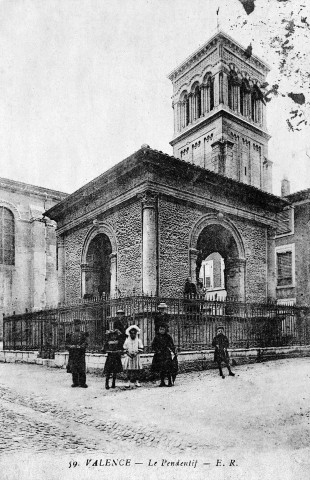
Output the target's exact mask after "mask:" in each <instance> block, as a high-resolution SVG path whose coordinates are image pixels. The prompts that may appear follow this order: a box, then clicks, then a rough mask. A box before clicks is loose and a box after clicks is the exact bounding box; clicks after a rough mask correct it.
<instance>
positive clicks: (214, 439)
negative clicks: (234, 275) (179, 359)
mask: <svg viewBox="0 0 310 480" xmlns="http://www.w3.org/2000/svg"><path fill="white" fill-rule="evenodd" d="M235 371H236V376H235V377H233V378H232V377H226V378H225V379H224V380H222V379H221V378H220V377H219V376H218V375H217V372H216V371H204V372H195V373H191V374H186V375H180V376H179V377H177V381H176V386H175V387H173V388H158V387H157V383H149V384H144V385H142V387H141V388H133V389H130V390H126V389H125V387H124V383H123V382H120V381H119V382H118V386H117V388H116V389H115V390H112V389H110V390H108V391H107V390H105V388H104V380H103V379H102V378H100V377H96V376H94V375H88V378H87V383H88V384H89V388H88V389H79V388H76V389H73V388H71V387H70V385H71V376H70V375H68V374H67V373H66V372H65V371H64V370H57V369H47V368H44V367H40V366H38V365H26V364H0V398H1V406H0V415H1V417H2V419H1V425H2V429H3V431H4V432H5V434H4V435H2V436H1V440H0V452H2V454H1V457H0V467H1V472H6V473H5V474H7V475H14V474H13V473H12V466H15V470H16V467H17V466H21V463H20V459H21V458H23V463H22V467H23V468H22V470H21V471H19V473H18V474H19V476H16V477H14V476H7V477H5V476H0V478H1V479H2V478H8V479H9V480H13V479H14V480H15V478H30V479H31V480H32V478H40V475H41V478H44V479H47V480H49V479H54V478H55V479H56V478H57V479H58V478H59V479H60V478H61V479H66V478H102V475H103V471H104V472H106V471H107V468H110V470H108V472H109V476H110V478H135V477H136V476H139V475H140V478H152V476H153V475H154V478H169V479H170V478H178V479H179V478H183V477H184V478H201V479H206V478H212V479H213V478H236V479H237V478H238V479H240V478H247V479H250V478H253V479H254V478H255V479H256V478H262V479H266V478H270V479H275V478H276V479H277V478H281V480H282V479H286V478H287V479H294V478H298V476H296V475H297V473H298V475H299V474H303V475H304V478H310V448H309V438H310V435H309V434H310V413H309V412H310V406H309V405H310V403H309V399H310V359H308V358H301V359H287V360H279V361H274V362H268V363H262V364H255V365H244V366H240V367H236V369H235ZM98 455H99V457H98ZM120 455H121V457H122V458H124V457H129V458H131V461H132V462H133V463H134V464H133V465H131V467H128V469H127V470H124V469H125V467H114V470H113V469H112V467H107V466H105V467H103V466H101V467H100V466H97V465H96V464H94V466H93V467H92V468H90V466H89V465H87V466H86V462H87V459H89V458H93V459H95V458H101V459H106V458H107V456H109V458H113V459H116V458H120ZM17 459H18V460H17ZM56 459H57V462H56ZM178 459H179V461H185V462H187V463H188V464H189V465H185V466H170V465H166V464H164V465H162V466H161V465H159V464H160V463H161V462H163V461H164V460H166V461H167V462H169V461H172V460H173V461H177V460H178ZM74 460H76V461H77V462H78V463H79V465H78V466H76V467H71V469H70V468H69V462H70V461H74ZM150 461H151V463H152V462H155V461H157V462H159V464H158V465H155V466H153V467H151V466H150V465H148V462H150ZM191 461H192V464H190V462H191ZM195 461H196V463H197V464H196V466H195V467H194V462H195ZM232 461H234V462H233V463H232V465H231V466H230V467H229V464H230V463H231V462H232ZM16 462H17V463H16ZM55 462H56V464H55ZM93 463H94V462H93ZM140 463H141V464H142V465H139V464H140ZM204 463H205V464H210V465H204ZM216 464H218V466H216ZM223 464H224V465H225V466H222V465H223ZM51 465H52V466H53V468H50V467H49V468H47V467H48V466H51ZM34 467H35V468H34ZM44 468H47V470H46V471H45V473H44ZM25 469H26V470H25ZM27 469H28V470H27ZM42 469H43V470H42ZM102 469H103V471H102ZM15 470H14V471H15ZM73 470H74V472H73ZM16 471H17V472H18V468H17V470H16ZM26 472H27V474H28V473H30V476H29V475H28V476H25V477H24V476H23V475H24V474H25V473H26ZM72 472H73V473H72ZM167 472H168V473H169V475H168V473H167ZM155 473H156V474H155ZM280 473H281V474H282V476H278V475H280ZM35 475H37V476H35ZM42 475H43V476H42ZM53 475H54V476H53ZM57 475H58V476H57ZM105 475H107V473H105ZM113 475H116V476H113ZM141 475H142V477H141ZM143 475H144V476H143ZM305 475H306V476H305ZM307 475H308V477H307ZM103 478H104V477H103Z"/></svg>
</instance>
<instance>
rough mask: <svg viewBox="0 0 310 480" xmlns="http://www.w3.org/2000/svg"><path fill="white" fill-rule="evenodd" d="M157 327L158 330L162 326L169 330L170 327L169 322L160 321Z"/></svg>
mask: <svg viewBox="0 0 310 480" xmlns="http://www.w3.org/2000/svg"><path fill="white" fill-rule="evenodd" d="M157 328H158V330H159V329H160V328H164V329H165V330H168V328H169V327H168V324H167V323H164V322H162V323H159V324H158V325H157Z"/></svg>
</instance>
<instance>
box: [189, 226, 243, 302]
mask: <svg viewBox="0 0 310 480" xmlns="http://www.w3.org/2000/svg"><path fill="white" fill-rule="evenodd" d="M196 232H197V234H196V252H197V256H196V262H195V266H194V265H193V267H194V268H195V271H193V272H192V275H193V276H194V275H195V278H196V280H197V281H198V280H199V278H200V277H199V276H200V274H201V267H202V265H203V264H205V263H206V261H208V259H212V260H214V259H220V260H219V261H220V262H221V263H222V269H223V279H222V287H223V290H224V291H225V296H226V294H227V298H229V299H233V300H238V301H244V300H245V259H244V249H243V244H242V240H241V238H240V236H239V234H238V233H237V232H235V231H234V228H232V226H231V225H230V224H227V225H225V224H224V223H223V222H220V221H214V222H212V220H211V221H207V222H206V223H205V225H203V224H202V225H201V224H200V228H199V230H198V231H197V230H196ZM221 259H222V260H221Z"/></svg>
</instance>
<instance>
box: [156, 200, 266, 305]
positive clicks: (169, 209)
mask: <svg viewBox="0 0 310 480" xmlns="http://www.w3.org/2000/svg"><path fill="white" fill-rule="evenodd" d="M211 212H212V210H210V209H207V208H203V207H195V206H194V205H191V204H181V203H177V202H173V201H172V200H171V199H168V198H160V199H159V213H158V228H159V278H160V280H159V291H160V294H161V295H162V296H175V295H179V294H182V292H183V288H184V283H185V280H186V277H187V276H188V275H189V272H190V269H189V244H190V236H191V231H192V229H193V227H194V225H195V224H196V223H197V221H198V220H199V219H200V218H201V217H202V216H204V215H206V214H208V213H211ZM227 218H229V220H230V221H231V222H232V223H233V224H234V225H235V227H236V229H237V230H238V232H239V234H240V235H241V237H242V241H243V244H244V248H245V255H246V273H245V284H246V300H247V301H250V302H264V301H266V295H267V292H266V285H267V256H266V255H267V245H266V229H265V227H264V226H261V225H259V224H256V223H254V222H250V221H248V220H247V221H242V219H240V218H237V217H234V216H232V215H231V216H228V215H227Z"/></svg>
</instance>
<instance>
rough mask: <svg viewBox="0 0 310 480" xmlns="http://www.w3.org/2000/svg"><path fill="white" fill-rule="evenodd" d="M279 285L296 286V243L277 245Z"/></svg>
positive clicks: (279, 286)
mask: <svg viewBox="0 0 310 480" xmlns="http://www.w3.org/2000/svg"><path fill="white" fill-rule="evenodd" d="M276 262H277V287H278V288H281V287H294V286H295V244H294V243H291V244H289V245H281V246H279V247H276Z"/></svg>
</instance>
